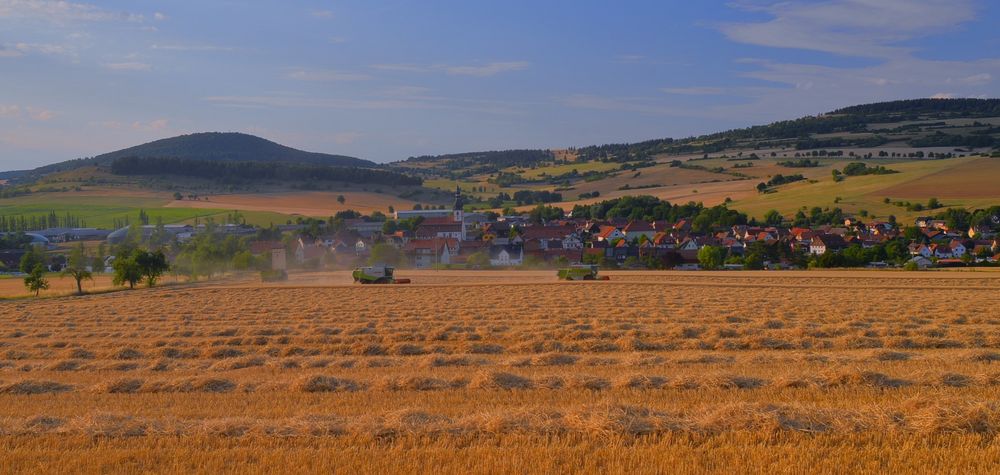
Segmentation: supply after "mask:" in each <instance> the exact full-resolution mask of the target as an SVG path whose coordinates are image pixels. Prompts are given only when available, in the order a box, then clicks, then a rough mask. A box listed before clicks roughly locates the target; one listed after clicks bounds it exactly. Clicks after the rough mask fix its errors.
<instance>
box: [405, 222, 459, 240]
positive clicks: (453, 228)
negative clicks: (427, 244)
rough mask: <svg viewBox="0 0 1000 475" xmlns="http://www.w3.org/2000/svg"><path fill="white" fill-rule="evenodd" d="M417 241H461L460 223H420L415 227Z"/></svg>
mask: <svg viewBox="0 0 1000 475" xmlns="http://www.w3.org/2000/svg"><path fill="white" fill-rule="evenodd" d="M416 237H417V239H434V238H448V239H462V225H461V223H456V222H451V223H447V224H427V223H421V224H420V226H417V232H416Z"/></svg>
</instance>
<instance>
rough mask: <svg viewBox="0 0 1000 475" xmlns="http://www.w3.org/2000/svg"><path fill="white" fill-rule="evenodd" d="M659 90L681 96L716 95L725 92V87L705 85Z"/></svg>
mask: <svg viewBox="0 0 1000 475" xmlns="http://www.w3.org/2000/svg"><path fill="white" fill-rule="evenodd" d="M660 90H661V91H663V92H665V93H667V94H677V95H681V96H717V95H720V94H725V93H726V89H723V88H721V87H707V86H696V87H664V88H662V89H660Z"/></svg>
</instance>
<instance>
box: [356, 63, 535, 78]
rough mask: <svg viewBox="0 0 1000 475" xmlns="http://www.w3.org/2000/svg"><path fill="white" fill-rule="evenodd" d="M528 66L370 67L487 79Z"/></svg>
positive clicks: (414, 65) (393, 65)
mask: <svg viewBox="0 0 1000 475" xmlns="http://www.w3.org/2000/svg"><path fill="white" fill-rule="evenodd" d="M529 66H531V63H528V62H527V61H503V62H493V63H485V64H479V65H451V64H431V65H419V64H374V65H372V66H371V67H372V68H374V69H379V70H383V71H402V72H414V73H433V72H443V73H446V74H451V75H456V76H476V77H489V76H495V75H497V74H501V73H507V72H512V71H521V70H525V69H528V67H529Z"/></svg>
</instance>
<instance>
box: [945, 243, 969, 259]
mask: <svg viewBox="0 0 1000 475" xmlns="http://www.w3.org/2000/svg"><path fill="white" fill-rule="evenodd" d="M948 247H949V248H951V256H952V257H955V258H961V257H962V256H964V255H965V251H966V247H965V244H962V242H961V241H959V240H958V239H952V240H951V242H950V243H948Z"/></svg>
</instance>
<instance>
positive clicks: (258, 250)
mask: <svg viewBox="0 0 1000 475" xmlns="http://www.w3.org/2000/svg"><path fill="white" fill-rule="evenodd" d="M284 247H285V244H284V243H282V242H281V241H251V242H250V254H253V255H255V256H259V255H263V254H270V253H271V250H273V249H284Z"/></svg>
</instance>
